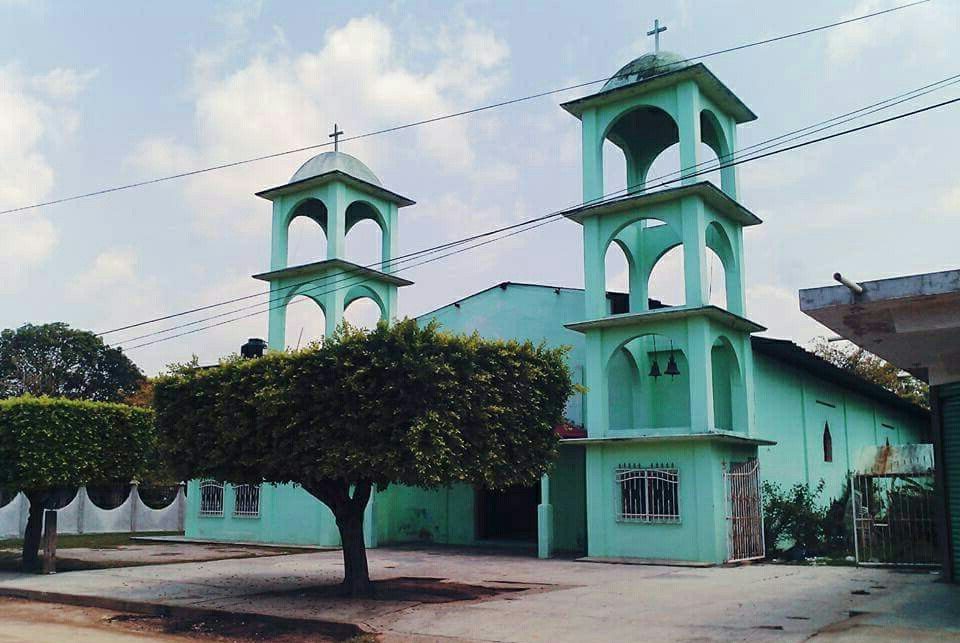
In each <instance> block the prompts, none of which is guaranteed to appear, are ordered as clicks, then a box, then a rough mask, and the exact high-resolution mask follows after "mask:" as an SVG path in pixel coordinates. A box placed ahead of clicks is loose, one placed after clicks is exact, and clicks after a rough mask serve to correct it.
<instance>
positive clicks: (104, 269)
mask: <svg viewBox="0 0 960 643" xmlns="http://www.w3.org/2000/svg"><path fill="white" fill-rule="evenodd" d="M136 281H137V255H136V253H135V252H134V251H133V249H131V248H113V249H110V250H106V251H104V252H101V253H100V254H98V255H97V256H96V258H95V259H94V260H93V264H92V265H91V266H90V267H89V268H88V269H87V270H85V271H84V272H81V273H80V274H78V275H76V276H74V277H73V279H71V280H70V282H69V284H68V296H69V297H70V298H72V299H86V298H88V297H90V296H91V295H99V294H102V293H103V292H104V289H106V288H112V287H116V286H121V285H123V286H129V285H132V284H135V283H136Z"/></svg>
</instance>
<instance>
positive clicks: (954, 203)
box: [939, 185, 960, 216]
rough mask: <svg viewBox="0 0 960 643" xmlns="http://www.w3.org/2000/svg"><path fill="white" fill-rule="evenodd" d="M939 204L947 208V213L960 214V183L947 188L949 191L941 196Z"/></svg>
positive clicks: (944, 208)
mask: <svg viewBox="0 0 960 643" xmlns="http://www.w3.org/2000/svg"><path fill="white" fill-rule="evenodd" d="M939 205H940V207H941V208H943V210H945V214H948V215H953V216H960V185H956V186H954V187H953V188H950V189H949V190H947V192H945V193H944V195H943V196H942V197H940V203H939Z"/></svg>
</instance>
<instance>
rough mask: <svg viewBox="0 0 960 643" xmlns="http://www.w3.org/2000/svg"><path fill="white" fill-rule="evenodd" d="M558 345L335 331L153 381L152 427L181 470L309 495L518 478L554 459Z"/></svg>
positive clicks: (560, 384) (531, 477)
mask: <svg viewBox="0 0 960 643" xmlns="http://www.w3.org/2000/svg"><path fill="white" fill-rule="evenodd" d="M565 355H566V349H560V348H556V349H555V348H547V347H545V346H543V345H540V346H538V345H535V344H532V343H530V342H523V343H520V342H516V341H499V340H488V339H483V338H481V337H479V336H478V335H472V336H468V335H457V334H452V333H446V332H441V331H440V330H439V329H438V327H437V326H436V325H435V324H429V325H426V326H424V327H419V326H418V325H417V323H416V322H415V321H413V320H405V321H401V322H397V323H396V324H395V325H392V326H389V327H388V326H386V325H383V324H381V325H380V326H378V327H377V328H375V329H373V330H370V331H363V330H357V329H352V328H349V327H345V328H343V329H341V330H339V331H338V332H337V334H336V335H335V336H333V337H330V338H328V340H327V341H326V342H324V343H323V344H322V345H319V346H315V347H313V348H311V349H307V350H302V351H298V352H293V353H271V354H268V355H267V356H265V357H261V358H259V359H254V360H240V359H235V360H228V361H225V362H223V363H222V364H221V365H220V366H219V367H216V368H211V369H184V370H182V371H181V372H179V373H175V374H172V375H169V376H166V377H162V378H160V379H158V380H157V381H156V397H155V408H156V413H157V426H158V427H159V430H160V432H161V434H162V435H163V441H164V444H165V445H166V447H167V449H169V453H168V454H167V456H168V457H167V459H168V461H169V462H170V463H171V465H172V466H173V467H174V468H175V469H176V470H177V473H178V475H180V476H181V477H183V478H198V477H211V478H215V479H218V480H227V481H231V482H237V483H239V482H253V483H256V482H261V481H267V482H278V483H285V482H295V483H299V484H301V485H303V486H304V487H305V488H307V490H308V491H311V492H315V491H316V487H317V485H318V484H320V483H323V482H327V481H330V482H336V483H338V484H343V483H348V484H352V483H357V482H361V481H365V482H371V483H375V484H377V485H378V486H380V487H381V488H382V487H384V486H386V485H388V484H391V483H402V484H407V485H416V486H421V487H437V486H442V485H448V484H451V483H454V482H466V483H470V484H475V485H478V486H483V487H487V488H504V487H508V486H513V485H531V484H535V483H536V482H537V481H538V480H539V479H540V477H541V476H542V475H543V474H544V473H545V472H546V471H547V470H548V469H549V468H550V467H551V466H552V462H553V461H554V460H555V459H556V455H557V448H558V441H557V437H556V436H555V435H554V427H555V426H556V425H558V424H560V423H561V422H562V420H563V412H564V407H565V405H566V401H567V398H568V397H569V395H570V394H571V393H572V392H573V384H572V382H571V377H570V373H569V370H568V368H567V365H566V359H565ZM321 495H322V494H321ZM321 499H323V498H321Z"/></svg>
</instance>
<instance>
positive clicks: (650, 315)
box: [564, 306, 767, 333]
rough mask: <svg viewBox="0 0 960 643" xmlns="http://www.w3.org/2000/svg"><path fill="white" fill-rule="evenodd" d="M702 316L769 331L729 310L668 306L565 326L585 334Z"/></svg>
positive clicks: (740, 328) (744, 328)
mask: <svg viewBox="0 0 960 643" xmlns="http://www.w3.org/2000/svg"><path fill="white" fill-rule="evenodd" d="M694 316H701V317H707V318H708V319H713V320H714V321H717V322H720V323H722V324H724V325H726V326H728V327H730V328H733V329H734V330H738V331H743V332H745V333H759V332H762V331H765V330H767V329H766V327H764V326H761V325H760V324H757V323H755V322H752V321H750V320H749V319H747V318H746V317H741V316H740V315H735V314H733V313H731V312H730V311H729V310H724V309H723V308H720V307H719V306H690V307H687V306H668V307H666V308H658V309H656V310H644V311H641V312H637V313H623V314H621V315H608V316H606V317H601V318H599V319H588V320H586V321H581V322H575V323H573V324H564V327H565V328H569V329H570V330H574V331H577V332H578V333H583V332H586V331H588V330H592V329H594V328H614V327H617V326H640V325H642V324H645V323H651V324H652V323H656V322H662V321H670V320H674V319H685V318H687V317H694Z"/></svg>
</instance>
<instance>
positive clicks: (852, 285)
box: [833, 272, 863, 295]
mask: <svg viewBox="0 0 960 643" xmlns="http://www.w3.org/2000/svg"><path fill="white" fill-rule="evenodd" d="M833 278H834V279H835V280H837V281H839V282H840V283H842V284H843V285H844V286H846V287H847V288H849V289H850V292H852V293H853V294H854V295H862V294H863V286H861V285H860V284H858V283H857V282H855V281H850V280H849V279H847V278H846V277H844V276H843V275H841V274H840V273H839V272H835V273H833Z"/></svg>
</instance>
